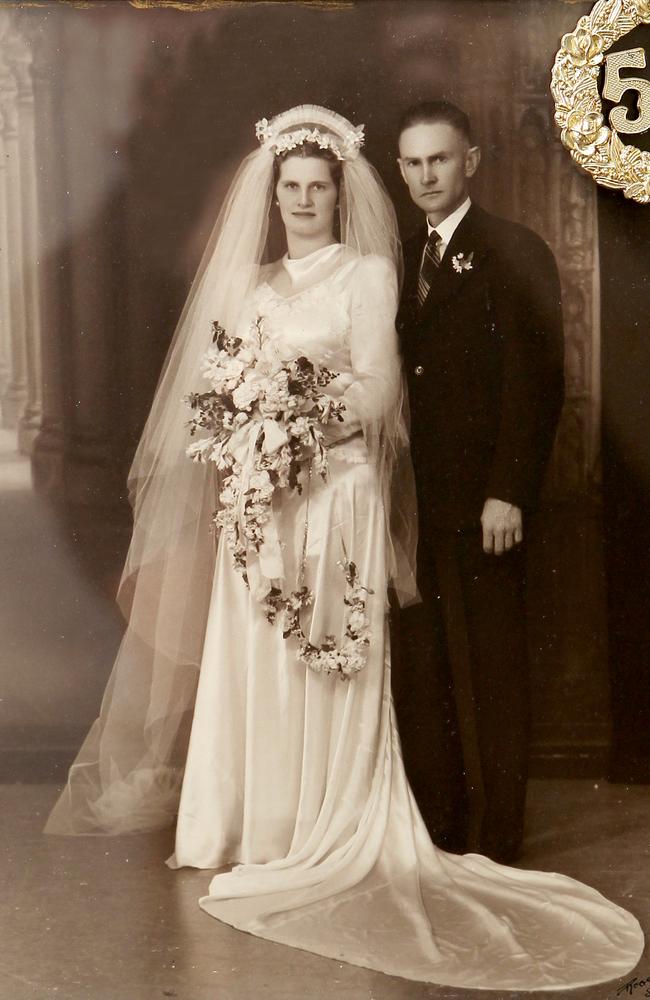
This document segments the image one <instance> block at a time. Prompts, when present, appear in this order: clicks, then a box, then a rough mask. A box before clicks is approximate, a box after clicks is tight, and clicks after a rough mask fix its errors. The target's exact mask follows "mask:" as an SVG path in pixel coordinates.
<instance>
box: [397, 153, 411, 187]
mask: <svg viewBox="0 0 650 1000" xmlns="http://www.w3.org/2000/svg"><path fill="white" fill-rule="evenodd" d="M397 163H398V165H399V172H400V174H401V175H402V180H403V181H404V183H405V184H408V181H407V179H406V172H405V170H404V160H403V159H402V157H401V156H398V157H397Z"/></svg>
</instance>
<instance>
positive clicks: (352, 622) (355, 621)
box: [348, 609, 368, 632]
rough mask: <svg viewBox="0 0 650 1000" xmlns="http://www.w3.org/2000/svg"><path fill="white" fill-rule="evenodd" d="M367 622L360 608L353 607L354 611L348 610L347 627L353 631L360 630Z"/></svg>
mask: <svg viewBox="0 0 650 1000" xmlns="http://www.w3.org/2000/svg"><path fill="white" fill-rule="evenodd" d="M367 624H368V620H367V618H366V616H365V614H364V613H363V611H362V610H360V609H355V610H354V611H351V612H350V616H349V618H348V626H349V628H351V629H352V631H353V632H361V631H362V630H363V629H364V628H365V627H366V625H367Z"/></svg>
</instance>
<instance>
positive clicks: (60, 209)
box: [19, 9, 70, 500]
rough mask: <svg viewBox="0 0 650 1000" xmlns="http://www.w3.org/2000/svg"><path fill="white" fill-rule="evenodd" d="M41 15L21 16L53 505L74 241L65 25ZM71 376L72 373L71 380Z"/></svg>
mask: <svg viewBox="0 0 650 1000" xmlns="http://www.w3.org/2000/svg"><path fill="white" fill-rule="evenodd" d="M45 20H46V15H45V16H44V15H43V13H42V12H41V11H39V10H37V9H31V10H29V9H25V10H23V11H21V12H20V19H19V24H20V29H21V31H22V33H23V36H24V38H25V40H26V44H27V46H28V48H29V51H30V53H31V59H32V62H31V80H32V88H33V95H34V105H33V108H34V156H35V164H36V173H37V181H38V183H37V190H36V206H35V207H36V211H37V212H38V234H37V235H38V243H37V246H36V247H35V249H34V259H35V260H37V261H38V286H39V287H38V299H39V306H40V308H39V311H38V314H37V317H38V318H37V320H35V322H38V325H39V327H40V330H41V348H40V353H41V358H40V360H41V366H42V372H43V377H42V386H41V388H42V419H41V427H40V431H39V432H38V434H37V436H36V439H35V441H34V444H33V449H32V473H33V480H34V485H35V488H36V489H37V490H38V491H39V492H40V493H41V494H44V495H46V496H47V497H49V498H50V499H52V500H63V499H64V498H65V474H64V436H65V435H64V429H65V426H66V423H67V420H66V412H65V411H66V406H65V403H64V383H65V379H67V369H68V367H69V365H68V360H67V358H66V354H65V343H66V331H67V329H68V326H69V299H70V293H69V287H68V280H69V266H68V262H69V248H68V242H67V211H66V194H65V192H66V176H65V173H66V171H65V157H64V156H63V155H62V153H63V151H62V148H61V144H62V134H63V123H62V112H61V105H62V100H63V96H62V86H61V64H62V60H61V55H60V52H61V46H62V33H63V32H62V26H63V25H62V22H63V18H62V17H61V16H60V15H59V16H57V17H51V18H47V24H45ZM64 372H65V373H66V374H65V376H64Z"/></svg>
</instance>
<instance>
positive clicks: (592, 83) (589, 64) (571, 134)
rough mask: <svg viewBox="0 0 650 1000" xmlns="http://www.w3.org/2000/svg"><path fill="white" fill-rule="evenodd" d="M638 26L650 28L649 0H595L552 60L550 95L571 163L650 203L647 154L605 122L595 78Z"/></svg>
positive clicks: (606, 183)
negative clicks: (614, 48) (620, 42)
mask: <svg viewBox="0 0 650 1000" xmlns="http://www.w3.org/2000/svg"><path fill="white" fill-rule="evenodd" d="M639 24H650V0H599V2H598V3H597V4H595V6H594V8H593V10H592V11H591V13H590V14H588V15H585V16H584V17H581V18H580V20H579V21H578V24H577V25H576V28H575V30H574V31H572V32H570V33H569V34H567V35H565V36H564V37H563V39H562V45H561V47H560V50H559V51H558V53H557V55H556V57H555V63H554V65H553V73H552V77H551V91H552V93H553V97H554V99H555V121H556V122H557V124H558V125H559V126H560V127H561V129H562V133H561V139H562V142H563V143H564V145H565V146H566V148H567V149H568V150H569V151H570V153H571V156H572V157H573V159H574V160H575V161H576V163H578V164H579V165H580V166H581V167H583V168H584V169H585V170H586V171H588V173H590V174H591V175H592V177H594V179H595V180H596V182H597V183H598V184H602V185H603V186H604V187H608V188H622V189H623V194H624V195H625V197H626V198H631V199H632V200H634V201H638V202H641V203H642V204H648V203H650V152H645V151H644V150H641V149H639V148H638V147H637V146H629V145H626V144H625V143H624V142H623V141H622V140H621V139H620V138H619V135H618V133H617V132H616V130H615V129H612V128H610V127H609V126H608V125H606V124H605V119H604V115H603V106H602V102H601V99H600V94H599V93H598V74H599V71H600V66H601V64H602V62H603V60H604V58H605V54H606V52H607V50H608V49H609V48H610V46H611V45H613V43H614V42H616V41H618V39H619V38H621V37H622V36H623V35H625V34H627V33H628V32H630V31H631V30H632V29H633V28H636V26H637V25H639Z"/></svg>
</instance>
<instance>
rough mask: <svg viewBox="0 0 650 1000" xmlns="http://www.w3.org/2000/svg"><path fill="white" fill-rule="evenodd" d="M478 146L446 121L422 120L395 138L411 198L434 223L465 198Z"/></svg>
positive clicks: (444, 217)
mask: <svg viewBox="0 0 650 1000" xmlns="http://www.w3.org/2000/svg"><path fill="white" fill-rule="evenodd" d="M479 159H480V150H479V148H478V146H470V145H469V143H468V142H467V139H466V138H465V136H464V135H463V134H462V133H461V132H459V131H458V129H456V128H454V126H453V125H449V124H447V122H434V123H430V122H423V123H422V124H419V125H411V126H410V128H407V129H404V131H403V132H402V134H401V135H400V137H399V159H398V163H399V168H400V170H401V172H402V177H403V178H404V180H405V181H406V183H407V185H408V189H409V193H410V195H411V198H412V199H413V201H414V202H415V204H416V205H417V206H418V208H421V209H422V211H423V212H426V214H427V216H428V217H429V220H430V222H431V223H432V224H433V225H434V226H435V225H437V224H438V223H440V222H442V221H443V219H446V218H447V216H448V215H451V213H452V212H454V211H455V210H456V209H457V208H458V207H459V206H460V205H462V203H463V202H464V201H465V199H466V198H467V182H468V179H469V178H470V177H471V176H472V175H473V174H474V173H476V169H477V167H478V164H479Z"/></svg>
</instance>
